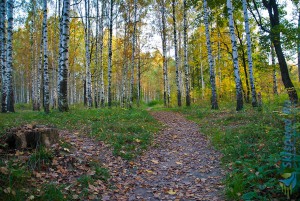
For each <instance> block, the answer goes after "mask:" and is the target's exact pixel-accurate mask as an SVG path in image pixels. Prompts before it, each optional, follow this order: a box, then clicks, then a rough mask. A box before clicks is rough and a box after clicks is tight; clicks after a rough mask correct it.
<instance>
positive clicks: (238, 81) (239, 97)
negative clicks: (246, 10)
mask: <svg viewBox="0 0 300 201" xmlns="http://www.w3.org/2000/svg"><path fill="white" fill-rule="evenodd" d="M227 9H228V16H229V31H230V38H231V45H232V56H233V67H234V78H235V89H236V101H237V105H236V110H237V111H240V110H242V109H243V93H242V86H241V78H240V71H239V60H238V51H237V43H236V39H235V33H234V21H233V8H232V3H231V0H227Z"/></svg>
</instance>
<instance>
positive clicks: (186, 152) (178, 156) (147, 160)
mask: <svg viewBox="0 0 300 201" xmlns="http://www.w3.org/2000/svg"><path fill="white" fill-rule="evenodd" d="M151 114H152V115H153V116H154V117H155V118H156V119H157V120H158V121H161V122H162V123H163V124H165V129H163V131H162V132H161V133H160V134H158V135H157V136H156V137H155V140H154V143H153V146H152V147H151V148H150V149H148V150H147V152H145V153H144V154H143V155H142V156H140V157H139V158H137V159H136V160H134V161H132V162H128V163H127V162H125V163H124V162H121V163H120V164H119V167H117V168H116V164H115V165H113V164H111V166H110V170H111V172H112V173H113V178H112V181H113V182H114V183H115V185H116V187H117V188H116V189H115V190H109V191H107V192H104V195H103V197H102V199H103V200H151V201H152V200H153V201H154V200H176V201H179V200H184V201H187V200H210V201H212V200H224V197H223V196H222V192H223V185H222V182H221V181H222V178H223V177H224V171H223V170H222V169H221V168H220V162H219V161H220V158H221V155H220V153H218V152H217V151H216V150H214V149H213V148H212V147H211V145H210V142H209V141H208V140H207V138H206V137H205V136H204V135H203V134H201V133H200V132H199V127H198V126H197V125H196V124H195V123H193V122H191V121H188V120H186V119H185V118H184V117H183V116H182V115H180V114H178V113H173V112H151ZM124 166H125V167H124Z"/></svg>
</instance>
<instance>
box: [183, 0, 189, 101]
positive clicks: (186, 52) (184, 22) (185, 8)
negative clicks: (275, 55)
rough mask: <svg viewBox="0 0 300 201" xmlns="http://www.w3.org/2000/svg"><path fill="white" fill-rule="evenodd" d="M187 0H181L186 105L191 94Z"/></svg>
mask: <svg viewBox="0 0 300 201" xmlns="http://www.w3.org/2000/svg"><path fill="white" fill-rule="evenodd" d="M187 9H188V8H187V0H183V49H184V72H185V96H186V98H185V101H186V106H190V105H191V94H190V73H189V71H190V70H189V65H188V47H187V44H188V34H187V29H188V20H187Z"/></svg>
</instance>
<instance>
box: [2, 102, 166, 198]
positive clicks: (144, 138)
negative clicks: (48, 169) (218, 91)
mask: <svg viewBox="0 0 300 201" xmlns="http://www.w3.org/2000/svg"><path fill="white" fill-rule="evenodd" d="M16 107H17V112H16V113H8V114H2V113H0V137H1V136H3V135H5V131H6V130H7V129H9V128H11V127H15V126H19V125H23V124H32V123H34V124H46V125H53V126H56V127H58V128H59V129H68V130H71V131H74V132H76V133H79V134H82V135H89V136H91V137H93V138H95V140H102V141H105V142H106V143H108V144H110V145H111V146H112V148H113V152H114V154H115V155H119V156H121V157H123V158H124V159H129V160H130V159H132V158H134V157H136V156H138V155H140V154H141V152H142V151H143V150H145V149H146V148H147V147H148V146H149V145H150V143H151V141H152V138H153V135H154V134H155V133H156V132H157V131H159V129H160V128H161V125H160V124H159V123H158V122H157V121H156V120H155V119H154V118H152V116H150V115H149V114H148V112H146V111H144V110H141V109H130V110H127V109H120V108H114V109H85V108H80V109H71V110H70V112H67V113H61V112H59V111H57V110H54V111H52V112H51V113H50V114H48V115H46V114H44V112H42V111H41V112H36V111H35V112H34V111H31V110H30V107H29V106H27V105H17V106H16ZM61 146H62V147H63V146H68V144H61ZM0 154H1V155H0V197H1V198H2V199H4V200H66V199H67V200H70V199H72V197H71V198H70V199H68V198H65V196H64V195H63V194H62V191H61V188H64V187H63V186H55V185H54V184H46V185H45V186H44V187H42V190H41V192H38V193H36V192H34V191H35V189H30V187H29V186H28V185H27V184H28V182H31V178H32V176H33V174H34V171H38V169H40V168H41V167H39V165H40V164H41V163H40V162H39V161H41V159H42V161H43V162H42V164H43V166H44V165H47V164H48V163H49V164H51V161H52V158H53V157H52V154H53V153H52V152H51V150H44V149H41V150H38V151H37V152H36V153H32V154H31V156H30V157H29V159H28V162H25V163H24V161H19V158H18V155H17V154H9V155H7V154H3V153H2V152H1V149H0ZM1 159H3V160H1ZM91 168H92V169H93V170H94V171H95V174H94V175H93V176H89V175H83V176H82V177H80V178H78V183H79V184H80V185H81V186H82V188H83V191H82V192H83V194H82V196H87V195H85V194H84V192H86V188H87V187H86V184H91V183H93V182H94V181H96V180H101V181H103V182H108V179H109V177H110V173H109V171H108V169H106V168H104V167H102V166H101V165H99V164H92V167H91ZM33 170H34V171H33ZM108 186H109V184H108ZM84 190H85V191H84ZM36 194H37V196H36ZM70 196H71V195H70ZM2 199H0V200H2Z"/></svg>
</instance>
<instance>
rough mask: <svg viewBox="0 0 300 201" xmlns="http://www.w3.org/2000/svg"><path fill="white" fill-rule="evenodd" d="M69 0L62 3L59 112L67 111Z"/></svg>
mask: <svg viewBox="0 0 300 201" xmlns="http://www.w3.org/2000/svg"><path fill="white" fill-rule="evenodd" d="M69 15H70V0H64V1H63V11H62V21H61V23H62V24H61V34H60V36H61V38H60V40H61V49H60V57H61V58H60V59H59V60H60V67H59V69H60V71H59V75H58V85H59V89H58V109H59V111H61V112H66V111H68V110H69V106H68V68H69V38H70V16H69Z"/></svg>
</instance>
